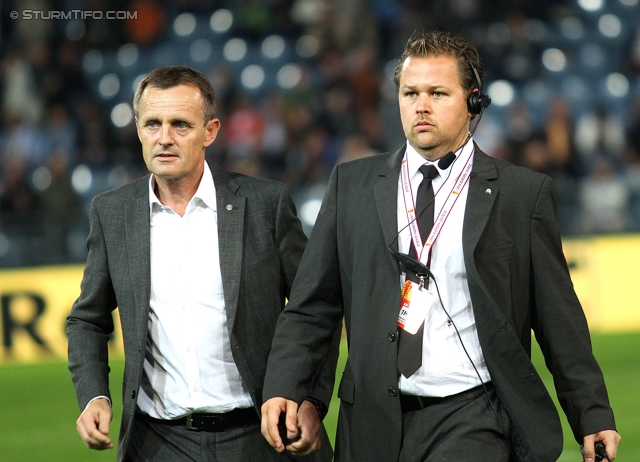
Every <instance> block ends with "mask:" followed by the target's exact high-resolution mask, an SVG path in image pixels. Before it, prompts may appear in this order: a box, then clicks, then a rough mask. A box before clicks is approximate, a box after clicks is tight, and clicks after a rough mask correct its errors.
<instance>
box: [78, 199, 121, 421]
mask: <svg viewBox="0 0 640 462" xmlns="http://www.w3.org/2000/svg"><path fill="white" fill-rule="evenodd" d="M90 224H91V229H90V231H89V237H88V239H87V248H88V251H89V252H88V256H87V262H86V266H85V269H84V275H83V278H82V283H81V289H80V296H79V298H78V299H77V300H76V301H75V303H74V304H73V307H72V308H71V312H70V314H69V316H68V317H67V337H68V340H69V347H68V348H69V350H68V361H69V370H70V371H71V377H72V380H73V384H74V387H75V390H76V397H77V399H78V405H79V406H80V409H81V410H82V409H84V408H85V406H86V405H87V403H88V402H89V401H90V400H91V399H93V398H95V397H96V396H106V397H108V398H109V399H110V400H111V395H110V393H109V365H108V360H109V358H108V347H107V343H108V341H109V337H110V335H111V334H112V333H113V327H114V326H113V317H112V311H113V310H114V309H115V308H116V298H115V294H114V291H113V287H112V284H111V277H110V275H109V267H108V259H107V250H106V245H105V241H104V235H103V231H102V225H101V223H100V216H99V213H98V207H97V201H96V199H94V200H93V202H92V205H91V212H90Z"/></svg>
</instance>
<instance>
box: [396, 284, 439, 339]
mask: <svg viewBox="0 0 640 462" xmlns="http://www.w3.org/2000/svg"><path fill="white" fill-rule="evenodd" d="M435 303H437V299H436V298H435V297H434V296H433V294H431V293H429V291H428V290H427V289H425V288H424V287H423V286H422V285H420V284H417V283H415V282H413V281H406V282H405V283H404V286H402V292H401V294H400V313H399V314H398V327H399V328H400V329H402V330H404V331H405V332H408V333H409V334H411V335H415V333H416V332H418V329H420V326H421V325H422V323H423V322H424V320H425V318H426V317H427V313H428V312H429V310H430V309H431V307H432V306H433V305H434V304H435Z"/></svg>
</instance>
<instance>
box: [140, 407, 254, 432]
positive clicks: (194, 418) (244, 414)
mask: <svg viewBox="0 0 640 462" xmlns="http://www.w3.org/2000/svg"><path fill="white" fill-rule="evenodd" d="M136 417H138V418H140V419H142V420H146V421H147V422H154V423H159V424H164V425H171V426H182V427H186V428H187V429H188V430H197V431H204V432H222V431H225V430H228V429H230V428H235V427H247V426H249V425H253V424H257V423H260V416H258V413H257V412H256V410H255V409H254V408H253V407H248V408H244V409H234V410H232V411H229V412H224V413H221V414H208V413H195V414H189V415H187V416H185V417H180V418H179V419H171V420H166V419H156V418H155V417H151V416H150V415H148V414H143V413H141V412H138V413H136Z"/></svg>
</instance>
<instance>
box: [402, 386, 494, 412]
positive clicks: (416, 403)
mask: <svg viewBox="0 0 640 462" xmlns="http://www.w3.org/2000/svg"><path fill="white" fill-rule="evenodd" d="M484 387H486V388H487V390H490V389H492V388H493V385H492V384H491V382H487V383H485V384H484ZM482 389H483V385H479V386H477V387H474V388H471V389H470V390H465V391H463V392H460V393H456V394H455V395H449V396H444V397H435V396H416V395H404V394H401V395H400V407H401V408H402V412H403V413H404V412H413V411H419V410H420V409H424V408H426V407H429V406H433V405H434V404H440V403H443V402H445V401H450V400H454V399H456V398H465V397H467V395H473V394H476V393H478V392H481V391H482Z"/></svg>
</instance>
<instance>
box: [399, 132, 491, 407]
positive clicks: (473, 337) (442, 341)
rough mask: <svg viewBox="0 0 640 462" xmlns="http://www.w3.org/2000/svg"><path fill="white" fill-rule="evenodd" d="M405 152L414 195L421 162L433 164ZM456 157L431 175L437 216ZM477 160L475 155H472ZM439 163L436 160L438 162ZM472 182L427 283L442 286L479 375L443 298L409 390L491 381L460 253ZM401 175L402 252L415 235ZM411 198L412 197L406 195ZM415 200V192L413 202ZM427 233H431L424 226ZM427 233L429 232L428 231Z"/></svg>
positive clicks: (447, 226)
mask: <svg viewBox="0 0 640 462" xmlns="http://www.w3.org/2000/svg"><path fill="white" fill-rule="evenodd" d="M472 149H473V140H469V142H468V143H467V144H466V145H465V147H464V150H463V151H462V152H463V153H467V152H469V150H472ZM406 156H407V161H408V173H409V178H410V181H411V190H412V192H413V194H414V196H415V194H416V193H417V191H418V187H419V186H420V183H421V182H422V174H421V173H420V171H419V168H420V166H422V165H423V164H429V163H430V162H428V161H427V160H426V159H424V158H423V157H422V156H420V154H418V153H417V152H416V150H415V149H414V148H413V147H412V146H411V145H410V144H409V143H408V142H407V149H406ZM461 156H462V153H459V154H458V159H456V161H454V162H453V164H452V165H451V166H450V167H449V168H448V169H447V170H442V169H440V168H438V172H439V173H440V176H438V177H437V178H435V179H434V180H433V183H432V184H433V190H434V194H435V209H434V211H435V216H438V213H439V212H440V210H441V208H442V206H443V204H444V202H445V200H446V198H447V195H448V194H449V193H450V192H451V189H452V186H453V184H454V182H455V180H456V179H457V178H458V175H459V174H460V172H461V171H462V169H463V167H464V165H463V163H462V162H458V160H460V157H461ZM471 161H473V159H471ZM434 165H435V166H436V167H438V164H437V162H436V163H435V164H434ZM468 191H469V184H468V183H467V185H466V186H465V187H464V189H463V190H462V191H461V192H460V195H459V197H458V200H457V201H456V204H455V206H454V207H453V209H452V210H451V213H450V214H449V215H448V218H447V220H446V222H445V223H444V225H443V227H442V230H441V231H440V234H439V236H438V238H437V239H436V241H435V243H434V245H433V248H432V254H431V264H430V269H431V272H432V273H433V275H434V277H435V281H436V282H435V283H434V281H433V280H431V281H430V283H429V292H430V293H432V294H434V296H435V297H436V298H437V297H438V291H437V290H436V285H437V287H438V288H439V289H440V296H441V297H442V303H443V304H444V309H446V311H447V312H448V313H449V315H450V316H451V319H452V320H453V322H454V323H455V326H456V327H457V328H458V331H459V332H460V336H461V337H462V342H464V347H465V348H466V350H467V351H468V353H469V355H470V357H471V360H472V361H473V364H474V365H475V367H476V368H477V370H478V372H479V374H480V377H478V374H476V372H475V370H474V367H473V365H472V364H471V361H469V358H468V357H467V355H466V353H465V352H464V348H463V345H462V344H461V342H460V339H459V338H458V335H457V334H456V331H455V328H454V325H452V324H451V323H450V322H449V318H448V317H447V315H446V313H445V310H444V309H443V306H442V304H441V303H438V304H437V305H436V306H435V307H434V308H435V309H434V308H432V309H431V310H430V311H429V312H428V313H427V317H426V319H425V328H424V342H423V347H422V348H423V349H422V367H421V368H420V369H418V371H417V372H416V373H415V374H413V375H412V376H411V377H410V378H405V377H404V376H403V375H400V383H399V384H400V390H401V391H402V392H403V393H406V394H412V395H419V396H434V397H441V396H449V395H453V394H456V393H460V392H462V391H465V390H469V389H471V388H474V387H476V386H478V385H480V384H481V383H482V382H488V381H490V380H491V379H490V377H489V372H488V370H487V367H486V363H485V360H484V356H483V355H482V349H481V347H480V341H479V340H478V335H477V332H476V324H475V318H474V315H473V308H472V306H471V296H470V294H469V286H468V284H467V272H466V268H465V264H464V255H463V253H462V225H463V221H464V212H465V208H466V202H467V194H468ZM404 199H405V198H404V196H403V191H402V183H401V178H399V179H398V207H397V209H398V230H402V232H400V235H399V238H398V247H399V250H400V252H403V253H409V248H410V247H409V246H410V245H412V244H411V236H410V233H409V228H408V227H406V226H407V224H408V223H409V220H408V218H407V213H406V210H407V209H406V207H405V201H404ZM407 200H408V201H409V200H411V199H410V198H407ZM416 202H417V199H416V197H413V203H414V204H415V203H416ZM421 232H422V233H423V234H425V235H426V234H428V230H427V232H425V231H424V230H421ZM425 237H426V236H425ZM404 281H405V275H404V273H403V274H402V275H401V277H400V284H401V286H402V284H404ZM398 308H399V307H398Z"/></svg>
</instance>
